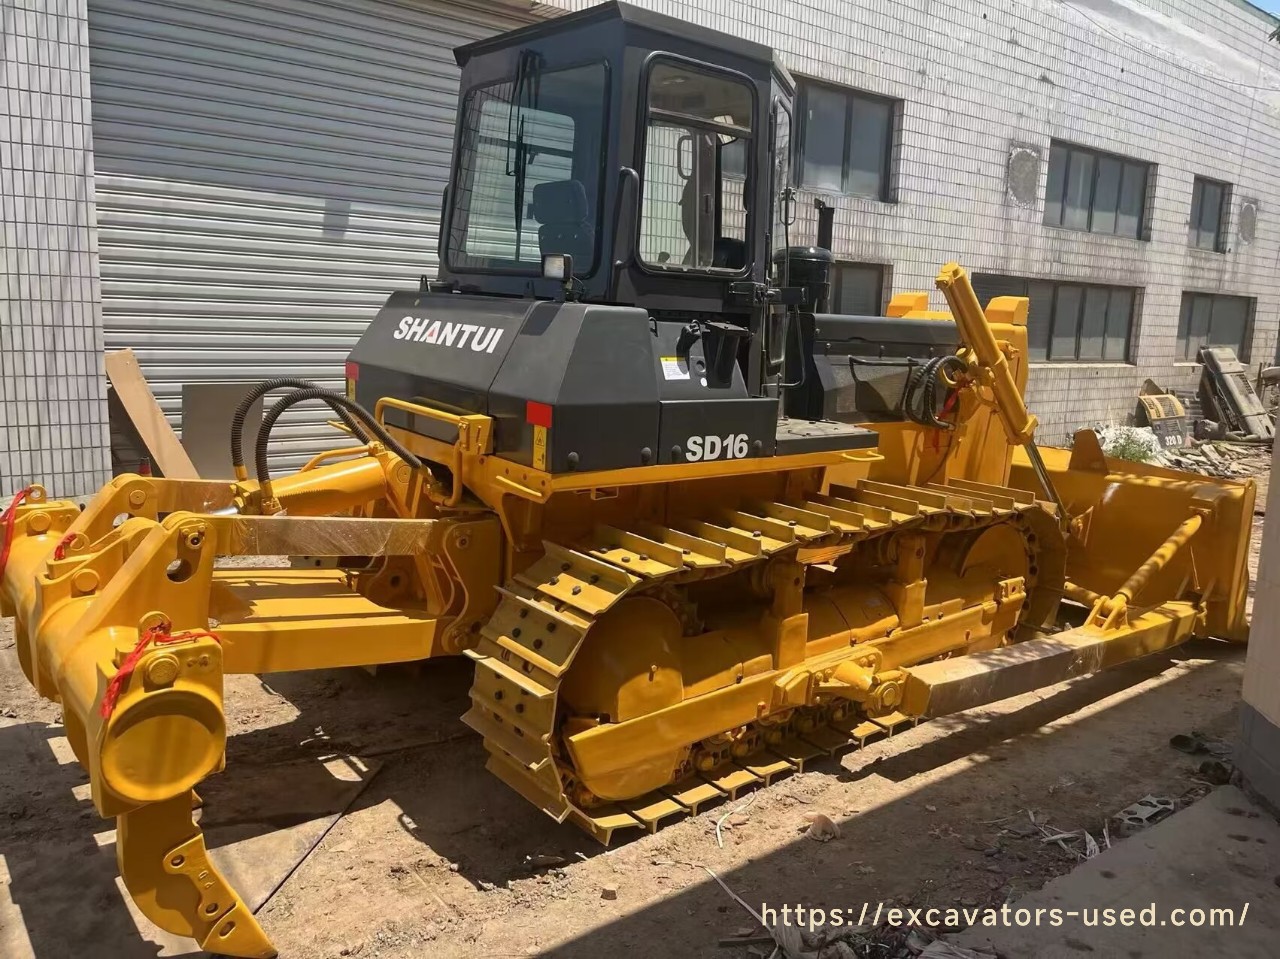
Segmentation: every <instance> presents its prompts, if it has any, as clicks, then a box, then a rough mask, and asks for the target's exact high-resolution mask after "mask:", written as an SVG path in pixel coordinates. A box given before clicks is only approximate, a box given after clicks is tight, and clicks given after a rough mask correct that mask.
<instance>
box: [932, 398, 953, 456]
mask: <svg viewBox="0 0 1280 959" xmlns="http://www.w3.org/2000/svg"><path fill="white" fill-rule="evenodd" d="M959 398H960V386H959V384H957V385H956V388H955V389H953V390H952V391H951V392H950V393H948V394H947V400H946V402H945V403H943V404H942V411H941V412H940V413H938V419H940V420H945V419H946V418H947V414H949V413H950V412H951V411H952V410H953V409H955V406H956V400H958V399H959ZM941 435H942V430H937V429H936V430H934V431H933V433H932V434H931V435H930V437H929V438H930V440H931V441H932V445H933V451H934V452H935V453H936V452H938V438H939V437H940V436H941Z"/></svg>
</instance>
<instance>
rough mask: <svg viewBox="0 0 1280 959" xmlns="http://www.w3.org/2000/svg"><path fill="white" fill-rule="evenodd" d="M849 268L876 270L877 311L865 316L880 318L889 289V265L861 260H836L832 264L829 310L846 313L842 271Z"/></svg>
mask: <svg viewBox="0 0 1280 959" xmlns="http://www.w3.org/2000/svg"><path fill="white" fill-rule="evenodd" d="M848 267H854V268H858V269H863V270H874V271H875V272H876V274H877V275H878V277H879V282H878V283H877V284H876V286H877V289H876V306H875V309H874V310H873V311H872V312H871V313H869V314H865V315H870V316H880V315H881V314H882V313H883V312H884V308H885V302H886V299H887V298H886V296H885V293H886V291H887V290H888V287H889V270H890V267H889V264H887V263H867V262H863V261H861V260H836V261H835V262H834V263H832V264H831V298H830V303H829V304H828V309H829V310H830V311H831V312H832V313H844V310H843V309H842V308H841V302H840V301H841V299H842V296H841V293H842V283H843V281H842V278H841V271H842V270H844V269H845V268H848Z"/></svg>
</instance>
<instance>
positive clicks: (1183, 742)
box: [1169, 730, 1231, 759]
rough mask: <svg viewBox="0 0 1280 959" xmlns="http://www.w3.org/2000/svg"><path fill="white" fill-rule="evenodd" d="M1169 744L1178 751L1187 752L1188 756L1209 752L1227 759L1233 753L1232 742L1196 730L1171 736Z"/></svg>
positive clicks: (1218, 757) (1216, 756)
mask: <svg viewBox="0 0 1280 959" xmlns="http://www.w3.org/2000/svg"><path fill="white" fill-rule="evenodd" d="M1169 745H1170V746H1172V747H1173V748H1174V749H1176V750H1178V752H1182V753H1186V754H1187V755H1188V756H1197V755H1200V754H1202V753H1208V754H1209V755H1211V756H1213V757H1214V758H1216V759H1225V758H1226V757H1228V756H1230V755H1231V744H1230V743H1229V742H1227V741H1226V740H1225V739H1217V738H1215V737H1213V736H1206V735H1205V734H1204V733H1200V732H1196V731H1195V730H1192V731H1191V732H1189V733H1177V734H1176V735H1173V736H1170V737H1169Z"/></svg>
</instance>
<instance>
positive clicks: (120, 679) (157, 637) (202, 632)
mask: <svg viewBox="0 0 1280 959" xmlns="http://www.w3.org/2000/svg"><path fill="white" fill-rule="evenodd" d="M206 636H207V637H208V638H209V639H212V640H213V641H214V642H215V643H221V642H222V640H221V639H219V638H218V634H217V633H211V632H209V631H208V630H207V629H191V630H187V631H186V632H184V633H172V634H171V633H170V632H169V626H168V624H167V623H161V624H160V625H159V626H152V627H151V628H150V629H148V630H146V631H145V632H144V633H143V634H142V635H141V636H140V637H139V638H138V645H136V646H134V647H133V649H132V650H130V652H129V655H128V656H126V657H125V658H124V661H123V662H121V663H120V668H119V669H117V670H116V674H115V675H114V676H112V677H111V681H110V682H109V683H107V688H106V691H105V692H103V694H102V708H101V713H102V718H103V719H110V718H111V714H112V713H113V712H115V708H116V702H117V701H118V700H119V699H120V693H121V692H122V691H123V690H124V687H125V683H127V682H128V681H129V677H130V676H131V675H132V674H133V670H134V667H136V666H137V665H138V660H140V659H141V658H142V654H143V653H145V652H146V651H147V647H148V646H169V645H171V644H173V643H185V642H190V641H191V640H193V639H203V638H205V637H206Z"/></svg>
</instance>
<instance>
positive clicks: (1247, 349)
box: [1174, 290, 1280, 365]
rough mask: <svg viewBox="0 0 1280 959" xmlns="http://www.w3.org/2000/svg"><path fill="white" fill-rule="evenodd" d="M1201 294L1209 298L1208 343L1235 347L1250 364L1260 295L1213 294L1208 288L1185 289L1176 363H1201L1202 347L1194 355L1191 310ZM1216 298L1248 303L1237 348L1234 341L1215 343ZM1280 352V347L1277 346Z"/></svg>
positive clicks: (1237, 352)
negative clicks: (1192, 349)
mask: <svg viewBox="0 0 1280 959" xmlns="http://www.w3.org/2000/svg"><path fill="white" fill-rule="evenodd" d="M1197 297H1203V298H1207V299H1208V300H1209V328H1208V330H1207V331H1206V334H1205V339H1206V343H1205V345H1206V346H1208V347H1211V348H1212V347H1214V346H1231V347H1233V348H1235V350H1236V358H1237V359H1238V360H1239V361H1240V362H1241V363H1245V364H1247V363H1249V361H1250V356H1251V354H1252V353H1253V334H1254V324H1255V322H1256V320H1257V315H1258V298H1257V297H1256V296H1242V295H1239V294H1236V293H1211V292H1208V291H1206V290H1183V291H1182V300H1181V301H1180V302H1179V304H1178V338H1177V341H1176V342H1177V348H1178V352H1177V354H1176V355H1175V356H1174V362H1176V363H1195V364H1197V365H1198V364H1199V363H1200V348H1199V347H1197V348H1196V351H1195V354H1194V355H1191V323H1190V318H1191V310H1188V309H1187V305H1188V303H1189V302H1190V303H1191V309H1192V310H1194V301H1195V299H1196V298H1197ZM1215 300H1243V301H1244V304H1245V316H1244V329H1243V330H1242V331H1241V334H1240V344H1239V346H1238V347H1236V344H1234V343H1213V342H1212V339H1213V337H1212V331H1213V312H1214V311H1213V306H1214V302H1213V301H1215ZM1277 350H1278V351H1280V346H1277Z"/></svg>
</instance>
